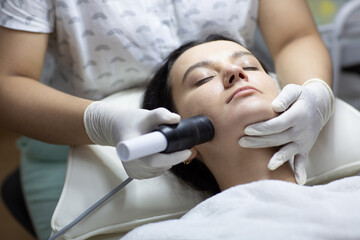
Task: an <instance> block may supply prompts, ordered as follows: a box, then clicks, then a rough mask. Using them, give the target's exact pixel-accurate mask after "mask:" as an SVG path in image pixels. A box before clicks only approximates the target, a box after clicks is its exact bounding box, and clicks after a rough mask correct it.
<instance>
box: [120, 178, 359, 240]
mask: <svg viewBox="0 0 360 240" xmlns="http://www.w3.org/2000/svg"><path fill="white" fill-rule="evenodd" d="M131 239H136V240H138V239H157V240H158V239H247V240H249V239H261V240H264V239H316V240H318V239H341V240H345V239H360V177H359V176H355V177H349V178H345V179H341V180H338V181H334V182H331V183H329V184H326V185H319V186H314V187H308V186H299V185H296V184H293V183H287V182H283V181H277V180H263V181H257V182H253V183H249V184H245V185H239V186H236V187H233V188H230V189H228V190H226V191H224V192H222V193H219V194H217V195H215V196H213V197H211V198H209V199H207V200H205V201H204V202H202V203H200V204H198V205H197V206H196V207H195V208H193V209H192V210H190V211H189V212H188V213H187V214H186V215H184V216H183V217H182V218H181V219H176V220H168V221H164V222H159V223H151V224H147V225H144V226H141V227H138V228H136V229H134V230H133V231H131V232H129V233H128V234H127V235H125V236H124V237H123V238H122V240H131Z"/></svg>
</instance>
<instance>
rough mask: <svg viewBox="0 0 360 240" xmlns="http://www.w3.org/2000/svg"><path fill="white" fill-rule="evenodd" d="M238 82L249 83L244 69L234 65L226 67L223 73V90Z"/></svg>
mask: <svg viewBox="0 0 360 240" xmlns="http://www.w3.org/2000/svg"><path fill="white" fill-rule="evenodd" d="M238 81H246V82H248V81H249V80H248V76H247V74H246V73H245V71H244V69H243V68H242V67H240V66H236V65H231V66H227V67H226V68H225V72H224V86H225V88H228V87H231V86H232V85H234V84H235V83H236V82H238Z"/></svg>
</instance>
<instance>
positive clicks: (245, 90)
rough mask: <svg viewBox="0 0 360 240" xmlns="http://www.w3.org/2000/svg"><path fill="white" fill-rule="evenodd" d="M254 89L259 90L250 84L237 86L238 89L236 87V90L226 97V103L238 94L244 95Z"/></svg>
mask: <svg viewBox="0 0 360 240" xmlns="http://www.w3.org/2000/svg"><path fill="white" fill-rule="evenodd" d="M254 91H257V92H260V91H259V90H257V89H256V88H254V87H251V86H244V87H241V88H238V89H236V91H235V92H234V93H233V94H231V96H230V97H229V98H228V99H227V101H226V103H229V102H231V100H233V98H234V97H235V96H240V95H242V96H244V95H247V94H251V93H252V92H254ZM260 93H261V92H260Z"/></svg>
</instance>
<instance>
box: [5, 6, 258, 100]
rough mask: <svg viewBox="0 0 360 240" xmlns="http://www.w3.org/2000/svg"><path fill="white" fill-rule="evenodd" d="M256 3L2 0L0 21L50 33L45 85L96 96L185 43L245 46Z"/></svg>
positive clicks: (140, 75) (134, 80)
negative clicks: (217, 40) (216, 39)
mask: <svg viewBox="0 0 360 240" xmlns="http://www.w3.org/2000/svg"><path fill="white" fill-rule="evenodd" d="M257 5H258V3H257V1H249V0H230V1H229V0H228V1H219V0H196V1H195V0H193V1H190V0H151V1H146V0H144V1H139V0H137V1H133V0H3V3H2V4H1V8H0V25H2V26H4V27H7V28H13V29H18V30H24V31H31V32H45V33H51V34H50V42H49V47H48V58H47V61H46V62H47V64H46V66H45V69H46V70H47V71H46V74H44V75H43V77H42V82H44V83H46V84H47V85H50V86H52V87H55V88H57V89H59V90H62V91H65V92H67V93H70V94H73V95H76V96H79V97H84V98H90V99H101V98H104V97H105V96H107V95H110V94H111V93H114V92H116V91H120V90H123V89H127V88H131V87H134V86H137V85H139V84H143V83H144V81H146V79H148V78H149V76H150V74H151V73H152V72H153V71H154V67H155V66H156V65H158V64H160V63H161V62H162V60H163V59H164V58H165V57H166V56H167V54H168V53H169V52H170V51H171V50H173V49H175V48H177V47H179V46H180V45H181V44H182V43H184V42H186V41H189V40H195V39H198V38H199V37H202V36H206V35H207V34H209V33H221V34H225V35H227V36H230V37H232V38H235V39H237V40H239V41H240V42H241V43H243V44H244V45H245V46H247V47H250V46H251V42H252V40H253V38H254V34H255V29H256V17H257V9H258V8H257Z"/></svg>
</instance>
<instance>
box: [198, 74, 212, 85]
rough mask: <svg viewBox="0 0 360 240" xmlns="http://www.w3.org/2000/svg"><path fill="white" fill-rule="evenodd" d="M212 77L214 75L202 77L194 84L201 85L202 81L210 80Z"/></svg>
mask: <svg viewBox="0 0 360 240" xmlns="http://www.w3.org/2000/svg"><path fill="white" fill-rule="evenodd" d="M212 78H214V76H211V77H206V78H203V79H201V80H199V81H197V82H196V83H195V86H201V85H203V84H204V83H206V82H208V81H210V80H211V79H212Z"/></svg>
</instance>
